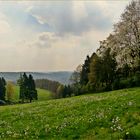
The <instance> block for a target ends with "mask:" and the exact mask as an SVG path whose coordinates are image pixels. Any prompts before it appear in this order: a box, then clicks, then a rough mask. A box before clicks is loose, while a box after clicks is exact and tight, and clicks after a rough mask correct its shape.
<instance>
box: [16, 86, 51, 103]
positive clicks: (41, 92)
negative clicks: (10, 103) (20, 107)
mask: <svg viewBox="0 0 140 140" xmlns="http://www.w3.org/2000/svg"><path fill="white" fill-rule="evenodd" d="M37 91H38V100H39V101H45V100H48V99H49V98H50V96H51V92H50V91H48V90H45V89H39V88H38V89H37ZM13 100H14V101H18V100H19V86H14V95H13Z"/></svg>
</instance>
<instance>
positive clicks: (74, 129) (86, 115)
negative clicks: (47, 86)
mask: <svg viewBox="0 0 140 140" xmlns="http://www.w3.org/2000/svg"><path fill="white" fill-rule="evenodd" d="M0 114H1V115H0V139H10V140H11V139H30V140H31V139H33V140H36V139H42V140H44V139H47V140H49V139H51V140H52V139H53V140H55V139H56V140H59V139H60V140H63V139H68V140H71V139H80V140H102V139H103V140H112V139H113V140H115V139H140V131H139V130H140V88H132V89H124V90H117V91H111V92H105V93H100V94H88V95H82V96H77V97H71V98H66V99H56V100H55V99H54V100H48V101H39V102H34V103H32V104H30V103H28V104H22V105H21V104H20V105H12V106H1V107H0Z"/></svg>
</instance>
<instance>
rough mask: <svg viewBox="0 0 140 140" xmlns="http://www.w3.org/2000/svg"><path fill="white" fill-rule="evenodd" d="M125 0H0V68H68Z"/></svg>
mask: <svg viewBox="0 0 140 140" xmlns="http://www.w3.org/2000/svg"><path fill="white" fill-rule="evenodd" d="M129 3H130V0H129V1H127V0H120V1H119V0H116V1H115V0H114V1H113V0H112V1H111V0H102V1H99V0H98V1H97V0H96V1H94V0H93V1H76V0H74V1H64V0H61V1H59V0H55V1H27V0H26V1H0V71H3V72H14V71H16V72H18V71H35V72H48V71H73V70H75V69H76V67H77V66H78V65H79V64H83V63H84V60H85V58H86V56H87V55H91V54H92V53H93V52H94V51H96V49H97V48H98V47H99V41H101V40H104V39H106V37H107V36H108V35H109V34H110V33H111V32H112V31H113V25H114V24H115V23H117V22H118V21H119V20H120V15H121V13H123V12H124V9H125V7H126V6H127V5H128V4H129Z"/></svg>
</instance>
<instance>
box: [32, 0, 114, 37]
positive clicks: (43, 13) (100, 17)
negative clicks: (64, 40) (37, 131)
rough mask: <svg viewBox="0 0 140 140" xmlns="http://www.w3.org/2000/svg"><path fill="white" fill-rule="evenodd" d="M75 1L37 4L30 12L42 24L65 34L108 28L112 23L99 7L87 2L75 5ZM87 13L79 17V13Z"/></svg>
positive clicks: (60, 33)
mask: <svg viewBox="0 0 140 140" xmlns="http://www.w3.org/2000/svg"><path fill="white" fill-rule="evenodd" d="M75 7H76V8H77V9H76V8H75V9H74V4H73V2H62V3H57V4H55V5H54V3H50V4H48V5H47V4H44V5H43V6H38V7H37V6H36V7H33V8H32V9H31V10H30V13H31V14H32V15H33V16H34V17H35V18H37V20H38V22H40V24H42V25H43V24H48V25H49V27H50V28H52V30H53V31H54V32H55V33H57V34H59V35H64V34H67V33H70V34H75V35H80V34H81V33H83V32H86V31H88V30H90V29H94V28H96V29H99V30H108V29H110V27H111V25H112V21H111V19H110V18H109V17H107V16H105V14H104V13H102V11H101V10H100V8H99V7H97V6H94V5H92V6H91V5H90V4H88V3H86V4H85V5H83V6H82V7H81V9H80V8H79V7H78V5H76V6H75ZM78 12H79V13H80V12H81V13H85V16H83V17H79V15H78V14H77V13H78Z"/></svg>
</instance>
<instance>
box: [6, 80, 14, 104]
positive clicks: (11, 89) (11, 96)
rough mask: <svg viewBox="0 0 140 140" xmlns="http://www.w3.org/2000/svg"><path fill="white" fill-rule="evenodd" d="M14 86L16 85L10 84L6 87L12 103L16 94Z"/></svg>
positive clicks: (8, 98) (8, 97)
mask: <svg viewBox="0 0 140 140" xmlns="http://www.w3.org/2000/svg"><path fill="white" fill-rule="evenodd" d="M13 86H14V85H13V84H12V82H8V83H7V85H6V96H7V100H8V101H11V100H12V98H13V94H14V88H13Z"/></svg>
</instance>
